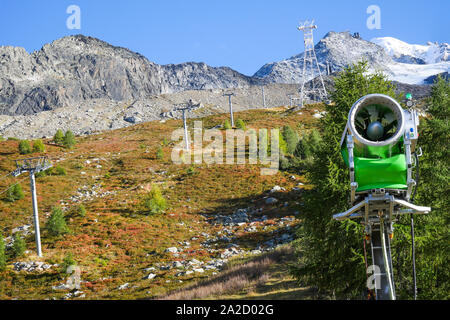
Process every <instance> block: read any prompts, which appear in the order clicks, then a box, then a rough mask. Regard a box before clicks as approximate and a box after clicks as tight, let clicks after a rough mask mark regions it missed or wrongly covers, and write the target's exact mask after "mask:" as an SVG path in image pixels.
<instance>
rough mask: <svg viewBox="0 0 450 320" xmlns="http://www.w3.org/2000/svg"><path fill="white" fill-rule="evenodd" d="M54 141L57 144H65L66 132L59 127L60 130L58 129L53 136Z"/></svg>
mask: <svg viewBox="0 0 450 320" xmlns="http://www.w3.org/2000/svg"><path fill="white" fill-rule="evenodd" d="M53 142H54V143H56V144H63V142H64V133H63V132H62V130H61V129H58V131H56V133H55V136H54V137H53Z"/></svg>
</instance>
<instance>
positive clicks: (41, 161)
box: [11, 157, 52, 257]
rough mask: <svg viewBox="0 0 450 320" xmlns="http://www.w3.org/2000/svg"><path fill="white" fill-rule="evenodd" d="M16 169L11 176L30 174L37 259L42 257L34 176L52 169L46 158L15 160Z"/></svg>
mask: <svg viewBox="0 0 450 320" xmlns="http://www.w3.org/2000/svg"><path fill="white" fill-rule="evenodd" d="M15 163H16V167H17V169H16V170H14V171H13V172H12V173H11V175H12V176H13V177H18V176H19V175H21V174H22V173H24V172H29V174H30V188H31V196H32V201H33V217H34V237H35V240H36V251H37V254H38V256H39V257H42V248H41V232H40V228H39V210H38V204H37V197H36V178H35V174H36V173H39V172H41V171H45V170H47V169H49V168H51V167H52V164H51V163H50V161H49V160H48V158H47V157H38V158H29V159H22V160H15Z"/></svg>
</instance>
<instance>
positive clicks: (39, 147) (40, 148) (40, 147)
mask: <svg viewBox="0 0 450 320" xmlns="http://www.w3.org/2000/svg"><path fill="white" fill-rule="evenodd" d="M33 152H41V153H42V152H45V146H44V143H43V142H42V140H41V139H38V140H36V141H34V143H33Z"/></svg>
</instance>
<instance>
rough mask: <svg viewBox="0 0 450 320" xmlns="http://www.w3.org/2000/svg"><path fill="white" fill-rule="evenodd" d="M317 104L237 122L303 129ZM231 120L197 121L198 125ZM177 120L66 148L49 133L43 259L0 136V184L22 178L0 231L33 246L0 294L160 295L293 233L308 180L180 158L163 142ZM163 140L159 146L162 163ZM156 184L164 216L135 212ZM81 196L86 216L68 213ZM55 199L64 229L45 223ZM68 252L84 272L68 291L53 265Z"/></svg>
mask: <svg viewBox="0 0 450 320" xmlns="http://www.w3.org/2000/svg"><path fill="white" fill-rule="evenodd" d="M320 110H321V109H320V106H310V107H309V108H308V109H306V110H302V112H301V113H294V114H292V113H286V112H285V109H284V108H278V109H270V110H250V111H244V112H239V113H236V115H235V118H236V119H238V118H241V119H243V120H244V121H245V122H246V123H247V126H248V127H252V128H276V127H281V126H283V125H285V124H290V125H291V126H292V127H294V128H298V126H302V128H303V129H304V130H308V129H309V128H311V127H312V126H313V125H314V123H315V121H316V117H313V115H315V114H317V112H318V111H320ZM226 118H227V115H214V116H208V117H206V118H203V125H204V128H212V127H215V126H217V125H219V124H223V122H224V121H225V119H226ZM188 125H189V126H190V127H192V121H191V120H190V121H188ZM180 126H182V122H181V121H180V120H167V121H165V122H160V121H153V122H148V123H143V124H138V125H134V126H131V127H128V128H124V129H118V130H112V131H108V132H104V133H100V134H96V135H90V136H85V137H78V138H77V140H78V144H77V145H76V146H75V148H74V149H73V150H70V151H68V150H66V149H63V148H61V147H59V146H56V145H54V144H52V143H51V142H50V141H49V140H45V141H44V142H45V146H46V149H47V151H46V153H45V155H47V156H49V158H50V159H51V160H52V162H53V164H54V166H60V167H62V168H64V169H65V170H66V172H67V174H66V175H59V176H55V175H47V176H44V177H40V178H38V179H37V192H38V201H39V208H40V220H41V221H40V222H41V226H42V229H41V230H42V246H43V252H44V258H43V259H39V258H38V257H37V256H36V254H35V253H34V250H35V246H34V236H33V231H32V230H33V227H32V213H31V212H32V211H31V198H30V193H29V190H28V177H27V176H25V175H23V176H20V177H19V178H17V179H14V178H11V177H4V176H5V175H6V174H7V173H8V172H10V170H13V169H14V163H13V161H12V160H13V159H18V158H23V156H20V155H19V154H18V142H17V141H12V140H10V141H3V142H0V150H1V153H0V177H3V178H2V179H1V180H0V191H2V190H5V189H6V188H8V186H10V185H11V184H13V183H16V182H18V181H20V182H21V184H22V187H23V189H24V193H25V198H24V199H22V200H19V201H16V202H13V203H9V202H6V201H3V200H1V201H0V227H1V229H0V230H1V231H2V233H3V234H4V236H5V237H7V239H6V240H7V243H8V245H9V246H10V245H11V236H12V235H13V233H14V234H15V233H19V234H21V235H23V236H24V237H25V240H26V245H27V250H28V251H27V252H26V253H25V256H23V257H20V258H10V259H9V260H8V268H7V271H5V272H4V273H3V274H2V275H1V278H0V299H128V298H131V299H139V298H157V297H161V296H163V295H165V294H167V293H169V292H171V291H173V290H176V289H179V288H180V287H184V286H187V285H190V284H192V283H193V282H195V281H197V280H201V279H208V278H209V277H211V276H214V275H215V274H218V275H220V274H221V273H220V270H221V269H222V268H224V267H225V265H226V264H227V263H228V262H231V261H233V259H234V258H235V257H240V256H242V257H244V256H247V257H252V256H255V257H258V256H259V255H261V254H266V253H270V252H271V251H272V250H273V249H274V248H275V247H276V246H277V245H280V244H287V243H289V242H290V241H292V239H293V236H292V235H293V232H294V227H295V226H296V225H297V224H298V223H299V222H300V220H299V219H300V218H301V190H302V188H307V187H308V186H307V185H303V182H305V181H304V180H303V177H302V176H292V175H289V174H287V173H282V172H278V173H277V174H276V175H274V176H262V175H260V172H259V169H260V166H259V165H248V164H247V165H245V166H244V165H212V166H208V165H195V166H192V167H191V166H189V165H175V164H173V163H172V162H171V160H170V153H171V149H172V147H173V143H170V142H168V141H167V140H168V139H169V138H170V135H171V133H172V131H173V130H175V129H177V128H180ZM164 138H166V139H164ZM158 146H162V149H163V152H164V156H163V158H162V159H159V160H158V159H157V157H156V151H157V148H158ZM38 155H39V154H33V155H32V156H38ZM152 184H158V185H160V188H161V189H162V192H163V195H164V197H165V198H166V199H167V201H168V203H169V209H168V210H167V212H166V213H165V214H158V215H153V216H152V215H146V214H144V213H143V211H142V207H141V205H140V203H141V202H142V199H143V198H144V197H145V195H146V194H147V192H148V190H149V189H150V188H151V185H152ZM276 186H279V188H278V187H276ZM1 197H4V194H2V195H1ZM268 198H274V199H276V201H275V200H273V199H271V200H270V201H269V200H268ZM81 203H82V204H83V205H84V206H85V207H86V209H87V213H86V215H85V216H84V217H83V216H80V215H79V214H77V213H75V212H74V209H76V208H77V206H78V205H79V204H81ZM53 206H61V207H62V208H63V209H64V210H65V213H66V220H67V222H68V227H69V229H70V232H69V233H68V234H66V235H64V236H59V237H53V236H50V235H49V234H48V232H47V231H46V230H45V229H44V226H45V223H46V221H47V219H48V217H49V214H50V211H51V208H52V207H53ZM227 217H228V218H227ZM69 253H71V254H73V259H74V260H75V261H76V262H77V264H78V265H79V266H80V268H81V280H82V282H81V288H80V289H79V290H78V291H74V292H69V291H68V290H67V289H65V288H64V283H65V281H66V279H67V275H66V274H65V273H64V272H63V271H61V267H60V265H61V264H62V263H63V260H64V258H65V257H66V256H67V254H69ZM19 270H20V271H19ZM285 276H286V277H288V275H287V271H286V274H285ZM269 279H270V276H269V278H267V280H269Z"/></svg>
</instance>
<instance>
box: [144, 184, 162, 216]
mask: <svg viewBox="0 0 450 320" xmlns="http://www.w3.org/2000/svg"><path fill="white" fill-rule="evenodd" d="M143 205H144V208H145V210H146V211H147V212H149V213H150V214H159V213H163V212H164V211H165V210H166V209H167V201H166V199H165V198H164V197H163V195H162V193H161V189H160V188H159V187H158V186H157V185H152V189H151V190H150V192H149V193H148V195H147V197H146V198H145V199H144V202H143Z"/></svg>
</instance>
